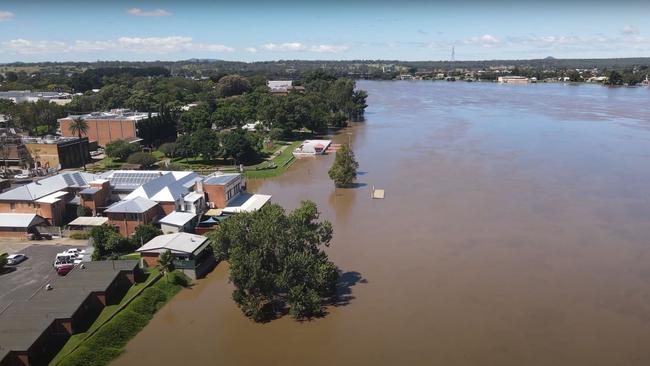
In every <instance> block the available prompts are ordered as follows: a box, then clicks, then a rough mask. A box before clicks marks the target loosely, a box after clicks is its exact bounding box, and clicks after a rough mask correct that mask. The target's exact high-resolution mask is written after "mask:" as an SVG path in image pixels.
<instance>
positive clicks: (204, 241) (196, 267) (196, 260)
mask: <svg viewBox="0 0 650 366" xmlns="http://www.w3.org/2000/svg"><path fill="white" fill-rule="evenodd" d="M209 244H210V243H209V241H208V238H207V237H205V236H202V235H195V234H189V233H175V234H166V235H159V236H157V237H155V238H153V239H151V240H150V241H149V242H147V243H146V244H144V245H143V246H141V247H140V248H138V249H137V250H136V251H137V252H138V253H140V256H141V263H142V266H143V267H155V266H157V265H158V259H159V257H160V254H161V253H163V252H166V251H167V250H169V251H170V252H171V254H172V255H173V256H174V268H175V269H177V270H180V271H181V272H183V273H185V274H186V275H188V276H189V277H190V278H192V279H197V278H200V277H202V276H203V275H204V274H205V273H207V272H208V271H209V270H210V268H211V265H213V264H214V257H213V256H212V251H211V248H210V245H209Z"/></svg>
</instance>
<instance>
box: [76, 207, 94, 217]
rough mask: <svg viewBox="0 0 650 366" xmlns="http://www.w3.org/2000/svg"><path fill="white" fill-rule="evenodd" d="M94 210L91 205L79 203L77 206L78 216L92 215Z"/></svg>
mask: <svg viewBox="0 0 650 366" xmlns="http://www.w3.org/2000/svg"><path fill="white" fill-rule="evenodd" d="M92 214H93V210H92V209H91V208H90V207H86V206H82V205H79V206H77V216H78V217H81V216H92Z"/></svg>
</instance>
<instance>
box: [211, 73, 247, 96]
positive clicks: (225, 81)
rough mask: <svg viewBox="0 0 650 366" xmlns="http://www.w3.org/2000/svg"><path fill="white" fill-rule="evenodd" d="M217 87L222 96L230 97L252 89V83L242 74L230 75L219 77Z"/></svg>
mask: <svg viewBox="0 0 650 366" xmlns="http://www.w3.org/2000/svg"><path fill="white" fill-rule="evenodd" d="M216 89H217V93H218V94H219V96H220V97H222V98H224V97H230V96H233V95H241V94H244V93H246V92H248V91H250V90H251V83H250V82H249V81H248V79H246V78H245V77H242V76H240V75H236V74H235V75H228V76H224V77H222V78H221V79H219V81H218V82H217V86H216Z"/></svg>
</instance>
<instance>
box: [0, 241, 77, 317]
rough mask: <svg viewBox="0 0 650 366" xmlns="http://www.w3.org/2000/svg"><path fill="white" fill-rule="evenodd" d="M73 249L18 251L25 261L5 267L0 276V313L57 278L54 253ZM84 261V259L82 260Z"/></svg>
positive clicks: (36, 247)
mask: <svg viewBox="0 0 650 366" xmlns="http://www.w3.org/2000/svg"><path fill="white" fill-rule="evenodd" d="M69 248H74V247H73V246H69V245H38V244H36V245H31V246H29V247H26V248H24V249H22V250H20V252H19V253H21V254H25V255H26V256H27V258H28V259H27V260H25V261H23V262H22V263H20V264H18V265H16V266H7V269H8V270H7V269H5V272H4V273H2V274H0V313H1V312H2V311H3V310H4V309H5V308H6V307H7V306H8V305H9V304H10V303H11V302H12V301H14V300H26V299H28V298H29V297H31V296H32V295H33V294H34V293H35V292H36V291H37V290H38V289H39V288H40V287H42V286H45V285H46V284H47V283H48V282H50V281H51V280H52V279H54V278H56V276H58V275H57V274H56V272H55V271H54V268H53V266H52V264H53V263H54V257H55V256H56V253H59V252H62V251H64V250H66V249H69ZM84 259H85V258H84Z"/></svg>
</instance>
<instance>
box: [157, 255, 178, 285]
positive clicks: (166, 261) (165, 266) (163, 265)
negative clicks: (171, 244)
mask: <svg viewBox="0 0 650 366" xmlns="http://www.w3.org/2000/svg"><path fill="white" fill-rule="evenodd" d="M158 269H159V270H160V272H161V273H162V274H163V275H164V276H165V279H166V280H167V281H169V277H168V276H167V274H168V273H169V272H171V271H173V270H174V256H173V255H172V251H171V250H169V249H167V250H165V251H164V252H162V253H160V255H159V256H158Z"/></svg>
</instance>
